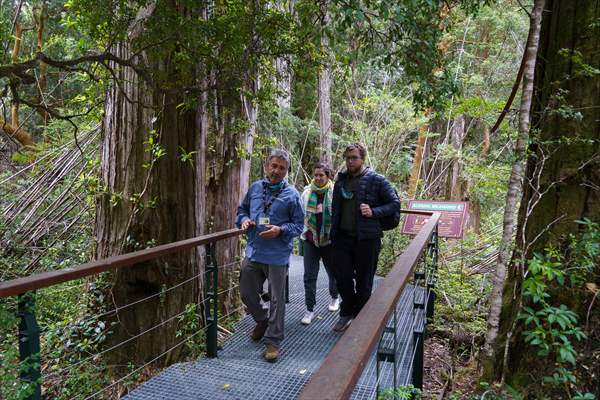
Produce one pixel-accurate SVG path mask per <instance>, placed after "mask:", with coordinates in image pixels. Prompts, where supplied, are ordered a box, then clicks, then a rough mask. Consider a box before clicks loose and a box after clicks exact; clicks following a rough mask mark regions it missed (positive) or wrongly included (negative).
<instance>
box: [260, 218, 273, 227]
mask: <svg viewBox="0 0 600 400" xmlns="http://www.w3.org/2000/svg"><path fill="white" fill-rule="evenodd" d="M270 223H271V220H270V219H269V217H259V218H258V224H259V225H269V224H270Z"/></svg>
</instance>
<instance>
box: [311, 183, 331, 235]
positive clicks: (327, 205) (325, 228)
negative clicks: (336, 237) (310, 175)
mask: <svg viewBox="0 0 600 400" xmlns="http://www.w3.org/2000/svg"><path fill="white" fill-rule="evenodd" d="M332 187H333V184H332V182H331V181H329V182H327V184H326V185H325V186H323V187H321V188H320V187H317V185H315V182H314V181H312V182H311V184H310V190H311V191H310V195H309V196H308V202H307V204H306V213H305V214H304V224H305V225H306V227H307V228H308V230H309V231H310V232H312V237H313V241H314V243H315V246H317V247H324V246H327V245H328V244H329V243H331V240H330V238H329V234H330V233H331V199H332V195H333V190H332ZM323 193H325V196H324V198H323V219H322V224H321V231H320V232H319V235H318V236H317V214H316V213H317V195H318V194H323Z"/></svg>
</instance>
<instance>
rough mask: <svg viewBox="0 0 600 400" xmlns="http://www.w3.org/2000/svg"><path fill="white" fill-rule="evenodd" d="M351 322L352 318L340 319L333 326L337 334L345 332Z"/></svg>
mask: <svg viewBox="0 0 600 400" xmlns="http://www.w3.org/2000/svg"><path fill="white" fill-rule="evenodd" d="M351 322H352V317H340V318H339V319H338V321H337V322H336V323H335V325H334V326H333V330H334V331H336V332H343V331H345V330H346V329H347V328H348V327H349V326H350V323H351Z"/></svg>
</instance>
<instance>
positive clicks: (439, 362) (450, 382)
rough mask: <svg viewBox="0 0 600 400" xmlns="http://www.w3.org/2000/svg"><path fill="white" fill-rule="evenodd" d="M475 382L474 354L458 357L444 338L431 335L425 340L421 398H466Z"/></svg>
mask: <svg viewBox="0 0 600 400" xmlns="http://www.w3.org/2000/svg"><path fill="white" fill-rule="evenodd" d="M477 382H478V375H477V362H476V360H475V359H474V357H472V356H468V357H461V356H460V355H459V354H457V352H456V351H453V350H452V349H451V345H450V340H449V339H448V338H444V337H441V336H437V335H433V336H430V337H429V338H428V339H427V340H426V341H425V375H424V377H423V384H424V390H423V398H424V399H430V400H434V399H435V400H442V399H448V398H452V399H464V398H468V397H469V396H470V395H471V394H472V393H474V392H475V391H476V389H477ZM451 394H452V396H451Z"/></svg>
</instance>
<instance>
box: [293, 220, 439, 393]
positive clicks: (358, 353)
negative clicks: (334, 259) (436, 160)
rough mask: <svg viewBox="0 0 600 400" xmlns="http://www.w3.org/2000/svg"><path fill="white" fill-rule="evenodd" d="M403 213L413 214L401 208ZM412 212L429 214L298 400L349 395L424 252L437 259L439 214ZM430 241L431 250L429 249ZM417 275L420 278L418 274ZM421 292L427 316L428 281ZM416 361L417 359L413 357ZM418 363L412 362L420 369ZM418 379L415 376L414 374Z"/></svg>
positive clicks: (418, 345) (429, 302) (417, 342)
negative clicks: (422, 292)
mask: <svg viewBox="0 0 600 400" xmlns="http://www.w3.org/2000/svg"><path fill="white" fill-rule="evenodd" d="M403 213H413V212H412V211H405V210H403ZM415 214H421V215H430V216H431V217H430V218H428V221H427V222H426V223H425V225H424V226H423V227H422V228H421V230H420V232H419V233H418V234H417V235H416V236H415V238H414V239H413V240H412V241H411V242H410V244H409V245H408V247H407V249H406V251H405V252H404V253H402V255H401V256H400V257H399V258H398V260H397V261H396V263H395V264H394V267H393V268H392V270H391V271H390V272H389V273H388V275H387V276H386V278H385V279H384V280H383V282H382V283H381V284H380V285H379V287H377V289H376V290H375V292H374V293H373V294H372V296H371V298H370V299H369V301H368V302H367V304H366V305H365V306H364V308H363V309H362V311H361V312H360V313H359V315H358V316H357V317H356V318H355V319H354V321H353V322H352V324H350V326H349V327H348V329H347V330H346V332H345V333H344V335H343V336H342V337H341V338H340V340H339V341H338V342H337V344H336V345H335V347H334V348H333V350H331V352H330V353H329V354H328V356H327V357H326V358H325V360H324V361H323V363H322V364H321V367H320V368H319V369H318V370H317V372H315V374H314V375H313V376H312V378H311V379H310V381H309V382H308V384H307V385H306V386H305V387H304V390H303V391H302V393H301V394H300V396H299V399H301V400H314V399H321V400H327V399H331V400H339V399H348V398H350V396H351V394H352V391H353V390H354V386H355V385H356V382H357V381H358V379H359V378H360V376H361V374H362V372H363V369H364V368H365V366H366V364H367V362H368V360H369V357H370V356H371V354H373V351H374V350H375V347H376V346H377V344H378V342H379V340H380V338H381V337H382V334H383V332H384V329H385V327H386V324H387V323H388V320H389V319H390V316H391V315H392V313H393V312H394V310H395V308H396V304H397V302H398V299H399V298H400V296H401V294H402V291H403V290H404V288H405V287H406V285H407V284H408V282H409V280H410V279H411V277H412V276H413V274H414V273H415V270H416V268H417V266H418V265H419V262H420V260H421V257H423V255H424V254H427V253H429V254H430V255H431V256H435V257H436V258H437V224H438V221H439V218H440V214H439V213H428V212H417V213H415ZM432 243H433V244H434V245H435V249H433V248H432ZM419 278H421V277H420V276H419ZM425 282H426V285H425V286H424V287H425V290H426V291H425V292H424V294H423V296H424V301H423V304H422V307H423V312H426V313H427V314H428V316H429V314H430V313H432V312H433V308H432V306H433V297H432V296H433V292H432V291H431V285H432V281H429V282H427V280H426V279H425ZM423 339H424V335H421V337H420V338H419V337H416V340H415V342H414V345H415V349H416V352H419V350H420V351H421V353H422V349H423ZM416 361H417V363H418V362H419V359H418V358H416ZM420 362H421V365H420V366H419V365H413V367H412V372H413V379H414V378H415V369H414V368H415V367H416V368H421V370H422V368H423V367H422V354H421V359H420ZM417 379H418V377H417Z"/></svg>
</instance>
